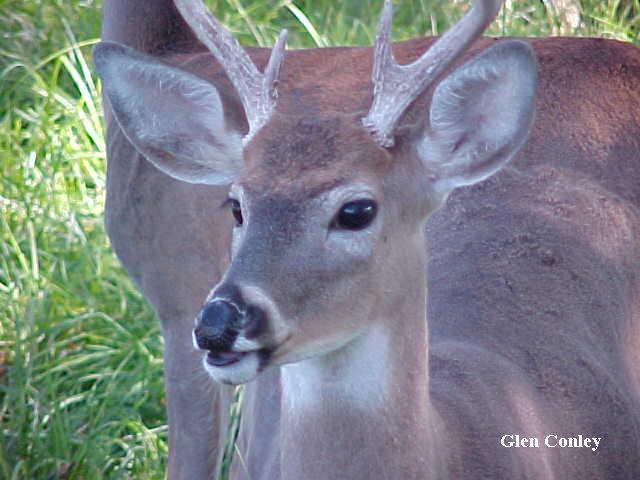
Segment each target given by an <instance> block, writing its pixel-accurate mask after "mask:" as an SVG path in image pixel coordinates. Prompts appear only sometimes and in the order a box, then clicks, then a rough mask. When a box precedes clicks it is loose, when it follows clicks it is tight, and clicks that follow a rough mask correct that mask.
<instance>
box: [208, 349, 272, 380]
mask: <svg viewBox="0 0 640 480" xmlns="http://www.w3.org/2000/svg"><path fill="white" fill-rule="evenodd" d="M202 364H203V365H204V369H205V370H206V371H207V373H208V374H209V375H210V376H211V378H213V379H214V380H215V381H216V382H220V383H227V384H231V385H240V384H242V383H247V382H248V381H250V380H253V379H254V378H256V376H257V375H258V373H259V368H260V359H259V358H258V354H257V353H249V354H247V355H245V356H244V357H242V358H241V359H240V360H238V361H237V362H236V363H232V364H231V365H225V366H223V367H216V366H214V365H210V364H209V362H207V357H206V355H205V356H204V358H203V359H202Z"/></svg>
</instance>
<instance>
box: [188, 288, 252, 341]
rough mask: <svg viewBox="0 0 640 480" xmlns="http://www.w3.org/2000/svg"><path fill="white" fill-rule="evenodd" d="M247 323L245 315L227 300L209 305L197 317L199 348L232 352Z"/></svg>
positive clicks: (196, 331)
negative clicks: (240, 332)
mask: <svg viewBox="0 0 640 480" xmlns="http://www.w3.org/2000/svg"><path fill="white" fill-rule="evenodd" d="M244 323H245V315H244V314H243V313H242V312H240V310H239V309H238V308H237V307H236V306H235V305H234V304H232V303H230V302H228V301H226V300H215V301H213V302H210V303H207V304H206V305H205V306H204V307H202V310H200V313H199V314H198V317H197V325H196V328H195V330H194V334H195V337H196V343H197V344H198V348H201V349H203V350H209V351H218V352H219V351H225V350H230V349H231V346H232V345H233V342H234V341H235V339H236V337H237V336H238V332H239V331H240V330H241V329H242V327H243V326H244Z"/></svg>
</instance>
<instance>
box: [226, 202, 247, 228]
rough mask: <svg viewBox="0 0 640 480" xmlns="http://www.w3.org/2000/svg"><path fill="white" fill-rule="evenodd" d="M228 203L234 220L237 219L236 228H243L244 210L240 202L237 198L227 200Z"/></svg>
mask: <svg viewBox="0 0 640 480" xmlns="http://www.w3.org/2000/svg"><path fill="white" fill-rule="evenodd" d="M227 203H228V204H229V205H230V206H231V213H232V214H233V218H235V219H236V227H241V226H242V221H243V218H242V208H240V202H239V201H238V200H236V199H235V198H230V199H228V200H227Z"/></svg>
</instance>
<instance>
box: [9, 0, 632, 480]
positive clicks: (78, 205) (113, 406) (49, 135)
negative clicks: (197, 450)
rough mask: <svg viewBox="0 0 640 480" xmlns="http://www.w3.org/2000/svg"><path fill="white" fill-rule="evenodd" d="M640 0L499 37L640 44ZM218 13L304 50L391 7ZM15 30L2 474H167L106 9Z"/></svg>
mask: <svg viewBox="0 0 640 480" xmlns="http://www.w3.org/2000/svg"><path fill="white" fill-rule="evenodd" d="M639 2H640V0H632V1H609V2H596V1H583V2H580V3H579V4H577V5H578V6H579V7H580V8H579V9H578V16H577V17H575V15H574V17H572V18H569V19H567V18H565V17H566V16H564V17H563V16H562V15H561V13H562V12H560V13H559V12H557V11H555V10H553V9H552V8H551V7H549V8H547V7H545V5H547V6H549V5H550V3H549V2H545V3H542V2H538V1H526V2H524V1H522V2H518V1H511V2H506V6H505V8H504V9H503V12H502V13H501V14H500V16H499V18H498V20H497V21H496V22H494V24H493V25H492V27H491V30H490V33H491V34H494V35H513V36H517V35H526V36H537V35H543V36H544V35H551V34H555V33H560V32H565V33H572V34H577V35H599V36H604V37H607V38H616V39H620V40H626V41H633V42H638V38H639V37H638V34H639V33H638V32H639V29H640V3H639ZM396 3H397V7H396V15H395V20H394V36H395V38H396V39H398V40H401V39H406V38H410V37H413V36H418V35H426V34H437V33H441V32H442V31H443V30H444V29H445V28H446V27H447V26H448V25H449V24H450V23H451V22H452V21H454V20H455V19H457V18H459V16H460V15H461V13H462V12H463V11H464V9H465V8H466V5H467V2H463V1H455V2H434V1H430V0H429V1H427V0H406V1H402V2H396ZM209 4H210V5H211V6H212V9H213V10H214V11H215V12H216V13H217V15H218V16H219V17H220V18H221V19H222V20H223V21H224V22H225V23H226V24H228V25H229V26H230V28H231V30H232V31H233V32H234V33H236V34H237V35H238V37H239V38H240V40H241V41H242V42H243V43H244V44H246V45H263V46H267V45H270V44H272V42H273V40H274V38H275V37H276V35H277V32H278V31H279V30H280V29H281V28H288V29H289V30H290V40H289V44H290V46H291V47H292V48H299V47H314V46H331V45H368V44H370V43H371V42H372V40H373V36H374V34H375V25H376V22H377V17H378V13H379V10H380V2H379V1H373V0H363V1H358V2H355V1H352V2H327V1H311V0H307V1H296V2H293V1H287V0H282V1H272V2H258V1H251V0H220V1H211V2H209ZM574 13H575V12H574ZM572 22H573V23H572ZM576 22H577V23H576ZM0 32H2V33H0V479H4V478H6V479H29V480H31V479H55V478H73V479H94V478H136V479H138V478H140V479H156V478H164V475H165V473H164V471H165V456H166V451H167V427H166V424H165V422H166V420H165V413H164V403H163V402H164V400H163V399H164V394H163V380H162V361H161V359H162V341H161V338H160V333H159V329H158V326H157V322H156V321H155V319H154V318H153V314H152V312H151V311H150V309H149V307H148V305H147V304H146V303H145V301H144V300H143V299H142V298H141V296H140V295H139V294H138V293H137V292H136V290H135V288H134V287H133V286H132V284H131V282H130V281H129V280H128V278H127V276H126V274H125V273H124V272H123V270H122V268H121V267H120V266H119V265H118V262H117V260H116V259H115V257H114V256H113V254H112V253H111V250H110V249H109V245H108V242H107V239H106V237H105V233H104V228H103V225H102V210H103V205H104V203H103V198H104V188H105V185H104V182H105V175H104V171H105V153H104V140H103V130H102V124H101V113H100V111H101V106H100V96H99V90H100V88H99V85H98V84H97V81H96V78H95V76H94V75H93V72H92V68H91V65H90V60H89V51H90V46H91V45H92V44H94V43H95V42H96V41H97V38H98V35H99V2H97V1H91V0H84V1H76V2H66V1H64V2H63V1H62V0H56V1H54V0H49V1H44V0H34V1H31V2H24V1H18V0H0ZM236 420H237V417H236ZM227 450H228V453H229V454H230V453H232V451H233V445H229V447H228V449H227Z"/></svg>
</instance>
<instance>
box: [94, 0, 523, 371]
mask: <svg viewBox="0 0 640 480" xmlns="http://www.w3.org/2000/svg"><path fill="white" fill-rule="evenodd" d="M498 3H499V2H490V1H484V2H480V3H479V5H480V7H479V8H480V10H481V11H480V13H477V12H474V10H472V11H471V12H470V13H469V14H468V15H467V17H465V19H466V20H465V19H463V20H462V21H461V22H460V24H459V25H458V26H457V27H454V30H455V29H456V28H457V29H458V30H457V31H455V32H454V34H452V35H450V37H452V38H453V39H454V40H455V41H462V46H457V47H454V46H451V45H449V44H448V43H447V42H448V41H449V40H448V37H447V35H445V36H444V37H443V38H442V39H441V40H440V41H439V42H437V43H436V44H435V45H434V46H433V47H432V49H431V50H430V51H429V52H427V54H425V56H423V57H422V58H421V59H419V60H418V61H416V63H414V64H411V65H409V66H403V67H399V66H398V65H397V64H395V62H394V61H393V58H392V56H391V55H390V49H389V46H388V45H389V44H388V27H389V24H390V15H391V13H390V2H386V3H385V11H384V13H383V19H382V21H381V27H380V33H379V36H378V40H377V44H376V49H375V62H374V63H375V66H374V75H373V81H374V84H375V86H376V89H375V95H374V101H373V105H372V108H371V110H370V111H369V113H368V115H367V116H366V117H365V118H362V117H363V116H362V112H359V113H354V114H353V115H346V114H336V113H334V112H329V111H323V110H322V106H318V108H315V109H314V112H313V115H300V113H299V112H296V113H295V114H292V113H288V112H286V111H283V112H279V111H276V110H275V105H274V103H273V98H274V96H273V95H272V93H273V88H274V86H273V85H274V79H275V77H277V71H278V69H279V65H280V62H281V61H282V59H281V58H280V57H278V55H282V48H283V40H282V39H283V36H282V35H281V37H280V40H279V43H278V47H277V48H276V49H275V50H274V51H275V53H274V54H273V55H272V58H271V60H270V62H269V65H268V66H267V69H266V71H265V74H264V76H263V77H258V78H250V79H244V80H242V79H240V80H238V78H235V79H234V76H233V75H240V74H239V73H238V70H237V69H233V68H229V69H227V73H228V74H229V76H230V80H231V81H232V83H234V85H235V86H236V89H237V90H238V92H239V96H240V98H241V100H242V102H243V104H244V110H245V113H246V115H247V120H248V123H249V127H250V128H249V133H248V134H247V135H246V136H245V138H244V141H243V140H242V139H241V134H240V133H239V132H237V131H235V130H234V129H233V128H232V127H230V126H229V125H227V123H226V121H225V115H224V112H223V102H222V100H221V98H220V94H219V93H218V90H217V89H216V88H215V86H214V85H212V84H210V83H208V82H206V81H204V80H202V79H200V78H199V77H195V76H193V75H191V74H188V73H186V72H184V71H181V70H179V69H176V68H173V67H170V66H167V65H164V64H162V63H160V62H158V61H156V60H154V59H152V58H150V57H146V56H143V55H141V54H139V53H137V52H134V51H132V50H131V49H129V48H127V47H123V46H121V45H115V44H101V45H100V46H98V47H97V48H96V49H95V50H94V58H95V63H96V67H97V69H98V72H99V73H100V75H101V77H102V79H103V85H104V89H105V92H106V94H107V96H108V97H109V99H110V101H111V103H112V107H113V111H114V113H115V116H116V119H117V120H118V123H119V125H120V127H121V128H122V130H123V132H124V133H125V134H126V135H127V137H128V138H129V140H130V141H131V143H132V144H133V145H134V146H135V147H136V148H137V149H138V151H139V152H140V153H141V154H143V155H144V156H145V157H146V158H147V159H148V160H149V161H150V162H152V163H153V164H154V165H156V166H157V167H158V168H159V169H160V170H162V171H163V172H165V173H167V174H168V175H171V176H173V177H174V178H177V179H179V180H183V181H187V182H192V183H206V184H212V185H230V187H229V199H228V201H227V202H226V204H227V207H228V209H229V210H230V212H227V213H226V214H228V215H233V216H234V218H235V222H236V225H235V227H234V231H233V241H232V245H231V258H232V261H231V264H230V266H229V268H228V270H227V272H226V273H225V274H224V276H223V278H222V280H221V281H220V282H219V284H218V285H217V286H215V287H214V288H213V289H212V291H211V294H210V295H209V297H208V299H207V301H206V302H205V304H204V306H203V308H202V310H201V311H200V313H199V314H198V317H197V319H196V322H197V326H196V329H195V331H194V341H195V344H196V346H197V347H199V348H201V349H203V350H205V351H206V354H205V360H204V364H205V367H206V368H207V370H208V371H209V373H210V374H211V375H212V376H213V377H214V378H215V379H217V380H220V381H223V382H226V383H242V382H246V381H248V380H250V379H252V378H254V377H255V376H256V375H257V374H258V373H259V371H260V370H261V369H263V368H265V367H266V366H268V365H280V364H284V363H289V362H296V361H300V360H301V359H304V358H308V357H312V356H320V355H324V354H326V353H328V352H331V351H334V350H336V349H339V348H340V347H341V346H343V345H345V344H347V343H349V342H350V341H351V340H353V339H354V338H356V337H357V336H358V335H360V334H362V333H363V332H365V331H367V329H369V328H372V327H373V326H375V325H376V324H377V322H379V321H380V320H381V319H383V318H387V319H388V318H393V317H394V313H395V311H396V309H397V306H398V305H399V304H400V302H404V301H412V302H415V301H420V302H424V298H403V291H404V290H403V283H404V284H406V283H407V282H423V281H424V264H425V259H424V243H423V238H422V230H423V226H424V222H425V220H426V217H427V215H428V214H429V213H430V212H432V211H433V210H434V209H435V208H437V206H438V205H439V204H440V203H441V202H442V201H443V200H444V199H445V198H446V196H447V195H448V194H449V192H451V191H452V190H453V189H454V188H456V187H459V186H462V185H470V184H473V183H476V182H479V181H481V180H483V179H484V178H486V177H488V176H489V175H491V174H493V173H494V172H496V171H498V170H499V169H500V168H501V167H502V166H503V165H504V164H505V163H506V162H507V161H508V160H509V159H510V158H511V157H512V156H513V155H514V153H515V152H516V151H517V150H518V149H519V148H520V146H521V145H522V143H523V142H524V140H525V139H526V137H527V134H528V131H529V129H530V126H531V123H532V118H533V93H534V89H535V61H534V60H533V57H532V53H531V50H530V48H529V47H528V46H527V45H525V44H523V43H521V42H513V41H512V42H502V43H499V44H497V45H496V46H494V47H493V48H490V49H488V50H486V51H485V52H483V53H482V54H481V55H478V56H477V57H475V58H474V59H472V60H471V61H470V62H468V63H467V64H465V65H463V66H462V67H460V68H459V69H458V70H456V71H455V72H454V73H452V74H451V75H450V76H449V77H447V78H446V79H445V80H443V81H442V82H441V83H440V84H439V85H438V87H437V88H436V89H435V91H434V94H433V97H432V100H431V106H430V109H429V111H428V112H424V118H425V122H424V124H421V125H420V126H419V127H416V128H414V129H413V130H411V131H410V133H408V134H405V135H403V136H402V137H398V138H396V135H394V129H395V126H396V125H397V124H398V123H399V122H400V120H401V116H402V113H403V111H404V109H405V108H407V106H408V105H409V104H411V103H412V100H414V99H415V98H416V97H417V95H419V94H420V93H421V91H422V90H423V89H424V88H426V84H428V82H426V81H425V80H424V77H425V75H426V74H425V73H424V72H427V73H428V74H429V75H434V73H433V72H434V71H438V70H439V69H440V70H441V69H442V68H444V67H443V66H442V65H441V64H440V63H438V64H437V65H436V68H435V69H434V68H433V65H432V64H433V61H434V59H429V58H426V57H427V56H428V55H429V54H430V53H431V52H432V51H434V50H435V53H434V54H433V55H434V56H435V58H436V59H437V60H438V61H439V62H441V63H445V64H448V63H447V62H451V61H452V60H453V59H455V58H456V56H457V55H458V54H459V53H460V52H461V51H463V50H464V46H465V45H466V44H467V43H468V42H469V41H470V40H469V39H470V38H472V37H473V36H474V35H479V32H481V31H482V30H483V29H484V26H486V24H487V23H488V21H490V19H491V16H492V15H494V14H495V12H496V11H497V8H496V4H498ZM181 4H183V5H185V6H183V7H180V5H181ZM177 5H178V6H179V8H181V11H182V13H183V14H184V15H185V17H186V18H187V20H188V21H189V22H190V24H191V25H192V27H194V25H195V27H194V30H195V31H196V32H199V33H200V34H201V37H200V38H201V40H202V41H203V42H204V43H205V44H207V45H209V43H207V42H210V41H211V39H210V37H211V36H210V35H208V30H207V28H208V27H206V25H205V26H203V25H204V24H205V23H206V22H204V23H203V21H201V20H198V19H197V18H196V19H195V20H194V19H193V18H192V19H191V21H190V20H189V16H193V15H195V16H198V15H200V13H201V12H199V11H198V9H197V8H196V9H194V7H193V4H192V3H191V2H186V1H181V0H179V1H177ZM482 9H484V11H483V10H482ZM474 15H475V16H474ZM478 15H480V17H481V18H478ZM465 22H466V23H465ZM210 28H219V25H217V24H214V23H212V24H211V25H210ZM466 30H470V32H466ZM385 32H386V34H387V35H385ZM221 35H222V36H223V37H224V35H226V33H225V34H221V33H220V32H217V37H216V38H219V37H220V36H221ZM464 35H467V37H468V38H467V39H466V40H465V39H464V38H463V39H462V40H461V39H460V37H461V36H464ZM224 41H227V42H232V40H229V39H228V38H226V40H224ZM385 42H386V43H385ZM442 42H444V43H442ZM232 43H233V42H232ZM229 45H231V44H229ZM229 45H226V47H227V49H226V50H228V49H229V48H231V49H233V48H238V49H239V48H240V47H239V46H237V44H233V45H235V46H233V45H232V46H231V47H230V46H229ZM209 46H210V48H211V50H212V52H213V53H214V55H216V56H217V57H219V60H220V58H222V59H221V60H220V61H221V63H223V66H224V62H225V61H226V62H231V61H232V60H230V59H228V58H226V59H225V57H224V52H222V53H220V51H217V50H216V48H217V47H216V46H215V45H214V46H211V45H209ZM218 50H220V49H218ZM226 50H225V51H226ZM278 52H279V53H278ZM451 52H453V53H451ZM456 52H457V53H456ZM236 54H237V55H236V56H241V54H240V53H238V51H236ZM425 58H426V60H425ZM427 60H428V61H427ZM430 62H431V63H430ZM445 66H446V65H445ZM245 67H246V68H245V70H251V68H253V70H255V73H256V75H259V74H258V73H257V70H256V69H255V67H253V65H252V64H251V65H245ZM225 68H226V67H225ZM230 72H231V73H230ZM407 72H408V73H407ZM403 75H408V77H407V78H405V77H403ZM385 81H386V82H390V83H391V85H390V84H389V83H387V84H385ZM252 82H253V83H252ZM236 84H237V85H236ZM251 84H262V85H266V89H265V90H263V91H259V92H257V93H256V94H255V96H254V97H252V96H251V92H250V91H249V90H247V88H248V87H247V86H246V85H251ZM399 85H400V86H401V87H402V88H400V87H399ZM416 85H417V86H416ZM367 88H368V87H367ZM396 91H400V93H401V94H402V95H401V96H399V97H398V96H397V95H396ZM407 91H409V92H410V93H411V92H413V93H411V95H412V96H413V97H412V98H411V95H410V96H409V97H407V95H406V92H407ZM385 96H386V97H385ZM252 99H253V100H255V101H253V100H252ZM228 103H229V102H226V104H228ZM252 112H253V113H252ZM216 207H217V206H212V212H213V211H215V209H216ZM397 321H402V319H397Z"/></svg>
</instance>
